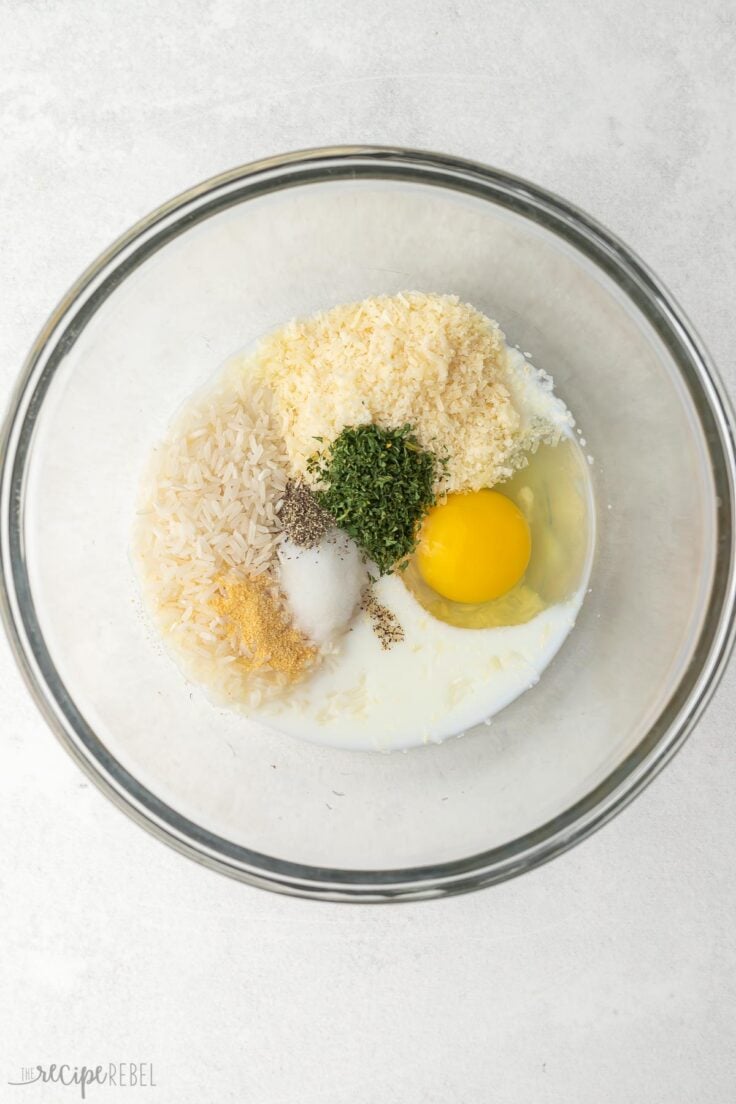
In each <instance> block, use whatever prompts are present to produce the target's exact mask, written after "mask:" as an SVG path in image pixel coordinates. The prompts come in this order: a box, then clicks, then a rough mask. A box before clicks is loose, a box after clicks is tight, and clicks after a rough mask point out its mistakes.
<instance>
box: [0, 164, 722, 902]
mask: <svg viewBox="0 0 736 1104" xmlns="http://www.w3.org/2000/svg"><path fill="white" fill-rule="evenodd" d="M402 289H421V290H424V291H433V292H454V293H456V294H457V295H459V296H460V297H461V298H462V299H465V300H468V301H469V302H471V303H473V304H475V305H476V306H477V307H479V308H480V309H481V310H483V311H484V312H486V313H487V314H489V315H490V316H491V317H493V318H496V319H498V320H499V321H500V323H501V325H502V327H503V329H504V330H505V331H506V333H507V336H508V339H509V341H510V342H511V343H513V344H518V345H519V346H520V347H521V349H523V350H527V351H530V352H531V353H532V354H533V356H534V360H535V363H537V364H538V365H539V366H541V367H544V368H546V369H547V370H548V371H549V372H551V373H552V374H553V375H554V378H555V381H556V385H557V390H558V393H559V394H560V395H561V396H562V398H564V399H565V400H566V402H567V403H568V404H569V406H570V407H571V409H572V410H573V412H574V414H575V416H576V418H577V420H578V425H579V427H580V428H581V430H582V433H583V436H584V438H585V439H586V442H587V445H586V450H587V451H588V452H589V453H590V455H591V457H592V458H593V464H592V469H591V471H592V476H593V481H594V488H595V497H596V502H597V515H598V516H597V547H596V553H595V561H594V566H593V573H592V578H591V583H590V585H591V591H590V593H589V594H588V596H587V599H586V601H585V603H584V605H583V609H582V611H581V614H580V616H579V619H578V624H577V627H576V628H575V630H574V631H573V633H572V634H571V636H570V637H569V639H568V640H567V642H566V643H565V645H564V646H563V648H562V650H561V652H560V654H559V655H558V656H557V657H556V659H555V660H554V661H553V663H552V665H551V666H550V667H549V668H548V669H547V670H546V671H545V672H544V674H543V676H542V679H541V681H540V683H539V684H538V686H536V687H535V688H534V689H533V690H531V691H530V692H528V693H526V694H524V695H523V696H522V697H521V698H520V699H519V700H518V701H516V702H515V703H514V704H513V705H512V706H510V707H509V708H507V709H506V710H505V711H503V712H502V713H501V714H499V715H498V716H497V717H496V718H495V719H494V721H493V723H492V724H491V726H490V727H487V726H481V728H480V730H476V731H473V732H470V733H468V734H466V735H465V737H464V738H463V739H454V740H449V741H448V742H447V743H445V744H443V745H442V746H429V747H426V748H420V749H418V750H416V751H412V752H409V753H408V754H395V755H390V756H382V755H379V754H370V753H355V752H347V751H340V750H335V749H331V748H319V747H314V746H312V745H310V744H306V743H302V742H301V741H300V740H298V739H293V738H290V737H287V736H283V735H279V734H275V733H273V732H269V731H267V730H265V729H263V728H261V727H259V726H258V725H255V724H253V723H251V722H249V721H248V720H247V719H245V718H244V717H242V716H240V715H238V714H235V713H230V712H226V711H223V710H219V709H217V708H215V707H214V706H212V705H211V704H210V703H209V702H208V701H207V699H206V698H205V697H204V695H203V694H202V692H201V691H200V690H199V689H198V688H196V687H193V686H190V685H188V684H187V683H186V682H185V681H184V679H183V678H182V676H181V675H180V674H179V672H178V670H177V669H176V668H175V666H174V665H173V663H172V662H171V660H170V659H169V658H168V657H167V655H166V654H164V652H163V650H162V648H161V645H160V643H159V642H158V640H157V639H156V636H155V633H154V632H153V631H152V630H151V629H150V628H149V626H148V623H147V621H146V620H145V618H144V616H143V615H142V612H141V608H140V604H139V600H138V594H137V587H136V583H135V579H134V576H133V571H132V568H131V564H130V560H129V543H130V533H131V523H132V519H133V512H134V508H135V496H136V490H137V485H138V481H139V478H140V475H141V471H142V469H143V467H144V463H145V462H146V459H147V457H148V454H149V450H150V449H151V446H152V445H153V444H154V442H155V441H156V440H157V439H158V438H160V437H161V435H162V434H163V432H164V430H165V427H166V425H167V422H168V421H169V419H170V418H171V416H172V414H173V413H174V412H175V410H176V409H177V408H178V407H179V405H180V404H181V403H182V402H183V401H184V400H185V399H186V398H187V396H188V395H189V394H190V393H191V392H192V391H194V390H195V388H197V387H198V386H199V385H200V384H202V383H203V381H205V380H206V379H207V377H208V376H209V375H211V374H212V372H213V371H214V370H215V369H216V368H217V367H218V365H219V364H220V363H221V362H222V361H223V360H224V359H225V358H226V357H227V356H228V355H229V354H231V353H233V352H234V351H235V350H237V349H239V348H241V347H244V346H248V345H249V344H251V343H252V342H253V341H254V340H255V339H256V338H257V337H258V336H259V335H261V334H262V333H263V332H264V331H267V330H269V329H271V328H272V327H275V326H277V325H278V324H280V323H282V322H284V321H285V320H287V319H289V318H291V317H292V316H293V315H304V314H310V313H312V312H313V311H316V310H318V309H320V308H324V307H328V306H330V305H332V304H335V303H339V302H346V301H349V300H356V299H362V298H364V297H366V296H371V295H377V294H380V293H394V292H397V291H400V290H402ZM5 433H6V438H5V447H4V472H3V483H2V504H1V505H2V518H1V521H2V530H1V533H0V540H1V543H2V548H1V551H2V568H3V576H4V588H5V616H6V622H7V628H8V631H9V635H10V638H11V641H12V644H13V647H14V650H15V653H16V656H17V658H18V662H19V664H20V666H21V668H22V669H23V672H24V674H25V676H26V679H27V681H28V684H29V686H30V688H31V690H32V693H33V695H34V697H35V699H36V701H37V702H38V704H39V706H40V707H41V709H42V711H43V713H44V715H45V716H46V718H47V720H48V721H49V723H50V725H51V727H52V728H53V729H54V731H55V732H56V734H57V735H58V736H59V737H60V738H61V740H62V741H63V743H64V745H65V746H66V747H67V748H68V750H69V751H70V752H71V753H72V754H73V755H74V757H75V758H76V759H77V761H78V762H79V763H80V764H81V765H82V766H83V767H84V769H85V770H86V771H87V773H88V774H89V775H90V776H91V777H92V778H93V779H94V781H95V782H96V783H97V784H98V785H99V786H100V788H101V789H102V790H103V791H104V792H105V793H106V794H107V795H108V796H109V797H111V798H112V799H113V800H114V801H115V802H116V803H117V804H118V805H119V806H121V808H123V809H124V810H125V811H126V812H127V813H128V814H129V815H130V816H132V817H133V818H134V819H135V820H137V821H138V822H139V823H140V824H143V825H144V826H145V827H147V828H149V829H150V830H151V831H152V832H154V833H155V834H156V835H157V836H159V838H161V839H163V840H165V841H166V842H167V843H169V844H171V845H172V846H174V847H176V848H178V849H179V850H180V851H182V852H184V853H185V854H187V855H189V856H191V857H193V858H196V859H198V860H200V861H201V862H203V863H205V864H207V865H209V866H211V867H213V868H215V869H217V870H220V871H223V872H226V873H229V874H232V875H234V876H236V877H238V878H242V879H243V880H244V881H248V882H252V883H253V884H256V885H260V886H266V887H269V888H271V889H278V890H285V891H289V892H292V893H298V894H302V895H305V896H312V897H322V898H330V899H335V900H337V899H341V900H344V899H350V900H354V899H360V900H366V901H367V900H384V899H397V898H418V897H431V896H436V895H440V894H446V893H451V892H457V891H460V890H465V889H469V888H473V887H477V886H482V885H488V884H489V883H492V882H497V881H499V880H501V879H503V878H507V877H509V876H511V875H514V874H517V873H519V872H521V871H524V870H528V869H530V868H531V867H534V866H536V865H538V864H539V863H541V862H544V861H545V860H547V859H549V858H550V857H552V856H553V855H555V854H558V853H559V852H560V851H562V850H564V849H565V848H567V847H569V846H570V845H571V844H573V843H575V842H577V841H578V840H580V839H582V838H583V837H585V836H586V835H588V834H589V833H590V832H592V831H593V830H594V829H595V828H597V827H598V826H599V825H601V824H603V823H604V822H605V821H606V820H608V819H609V818H610V817H611V816H612V815H613V814H614V813H615V812H617V811H618V810H619V809H621V808H622V807H623V806H624V805H625V804H626V803H627V802H628V801H629V800H630V799H631V798H632V797H633V796H634V795H635V794H636V793H638V792H639V791H640V790H641V789H642V788H643V787H644V785H645V784H646V783H647V782H648V781H649V780H650V779H651V778H652V777H653V776H654V775H655V774H656V773H657V771H658V770H660V769H661V767H662V766H663V765H664V763H665V762H666V761H667V760H668V759H669V757H670V756H671V755H672V753H673V752H674V751H675V750H676V748H677V747H678V746H679V745H680V744H681V743H682V741H683V740H684V738H685V736H686V735H687V733H688V732H689V731H690V729H691V728H692V726H693V724H694V723H695V721H696V720H697V718H698V716H699V715H700V713H701V711H702V709H703V707H704V705H705V703H706V702H707V700H708V698H709V697H710V695H711V693H712V691H713V689H714V686H715V684H716V682H717V679H718V676H719V674H720V673H721V671H722V670H723V666H724V664H725V661H726V658H727V656H728V652H729V649H730V646H731V644H732V642H733V609H734V571H733V565H734V527H733V518H734V452H733V440H732V421H731V416H730V414H729V410H728V407H727V403H726V400H725V399H724V395H723V392H722V390H721V387H720V384H719V382H718V379H717V377H716V374H715V372H714V370H713V368H712V366H711V365H710V363H709V362H708V359H707V356H706V355H705V353H704V352H703V349H702V347H701V346H700V345H699V343H698V341H697V339H696V338H695V337H694V335H693V332H692V330H691V328H690V326H689V324H688V323H687V322H686V320H684V319H683V317H682V314H681V313H680V311H679V309H678V308H677V307H676V305H675V304H673V302H672V300H671V298H670V296H669V295H668V294H667V292H666V291H665V290H664V289H663V288H662V286H661V285H660V284H659V283H658V281H657V280H656V279H655V278H654V277H653V276H652V275H651V274H650V273H649V272H648V271H647V270H646V268H644V266H643V265H642V264H641V262H640V261H638V260H637V259H636V258H635V257H634V256H633V255H632V254H631V252H630V251H629V250H628V249H626V248H625V247H624V246H623V245H621V243H620V242H618V241H616V240H615V239H614V238H613V237H611V235H610V234H608V233H607V232H606V231H604V230H603V229H602V228H601V227H600V226H598V225H596V224H595V223H594V222H593V221H592V220H591V219H589V218H588V217H587V216H586V215H583V214H581V213H580V212H579V211H576V210H574V209H572V208H571V207H570V206H569V205H568V204H566V203H564V202H563V201H561V200H559V199H557V198H555V197H554V196H551V195H549V194H548V193H546V192H544V191H542V190H541V189H539V188H537V187H535V186H533V185H531V184H528V183H526V182H525V181H522V180H518V179H515V178H513V177H510V176H507V175H506V174H504V173H501V172H498V171H496V170H493V169H489V168H487V167H485V166H482V165H478V164H473V163H470V162H466V161H459V160H455V159H453V158H449V157H444V156H438V155H432V154H427V153H420V152H413V151H407V150H399V149H375V148H360V147H358V148H340V149H324V150H315V151H308V152H303V153H298V154H292V155H287V156H284V157H277V158H273V159H271V160H268V161H261V162H259V163H257V164H253V165H249V166H246V167H245V168H240V169H236V170H234V171H233V172H229V173H225V174H224V175H222V176H219V177H217V178H216V179H214V180H211V181H208V182H207V183H204V184H201V185H199V186H198V187H195V188H193V189H192V190H191V191H189V192H187V193H186V194H185V195H183V196H180V197H179V198H177V199H174V200H172V201H171V202H170V203H167V204H165V205H164V206H163V207H161V208H160V209H159V210H158V211H156V212H154V214H152V215H151V216H150V217H148V218H146V219H144V221H143V222H141V223H139V225H138V226H136V227H134V228H133V229H132V230H131V231H130V232H129V233H128V234H126V235H125V236H124V237H122V238H121V239H120V240H119V241H118V242H116V243H115V245H113V246H112V247H111V248H110V249H109V250H108V251H107V253H105V254H104V256H102V257H101V258H100V259H99V260H98V261H97V262H96V263H95V264H94V265H93V266H92V267H91V268H90V269H89V270H88V271H87V272H86V273H85V275H84V276H83V277H82V278H81V279H80V280H79V282H78V283H77V284H76V285H75V287H73V288H72V290H71V291H70V292H69V294H68V295H67V296H66V298H65V299H64V300H63V302H62V303H61V304H60V306H59V307H58V308H57V310H56V311H55V312H54V313H53V315H52V316H51V318H50V319H49V321H48V323H47V325H46V326H45V328H44V330H43V332H42V333H41V335H40V336H39V338H38V340H37V342H36V344H35V345H34V347H33V349H32V351H31V354H30V356H29V358H28V361H27V363H26V366H25V368H24V370H23V374H22V378H21V380H20V383H19V385H18V389H17V392H16V394H15V396H14V398H13V400H12V404H11V409H10V414H9V418H8V422H7V425H6V430H5Z"/></svg>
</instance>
